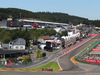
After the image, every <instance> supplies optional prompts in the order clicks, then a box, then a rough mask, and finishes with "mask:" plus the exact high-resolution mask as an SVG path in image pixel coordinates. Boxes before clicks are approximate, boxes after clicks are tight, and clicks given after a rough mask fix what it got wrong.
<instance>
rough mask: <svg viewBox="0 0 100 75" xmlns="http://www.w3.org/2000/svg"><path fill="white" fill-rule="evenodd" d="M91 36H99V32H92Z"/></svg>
mask: <svg viewBox="0 0 100 75" xmlns="http://www.w3.org/2000/svg"><path fill="white" fill-rule="evenodd" d="M90 36H99V34H90Z"/></svg>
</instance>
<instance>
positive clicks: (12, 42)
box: [9, 38, 26, 45]
mask: <svg viewBox="0 0 100 75" xmlns="http://www.w3.org/2000/svg"><path fill="white" fill-rule="evenodd" d="M9 43H10V44H12V45H26V41H25V40H24V39H23V38H17V39H16V40H14V41H10V42H9Z"/></svg>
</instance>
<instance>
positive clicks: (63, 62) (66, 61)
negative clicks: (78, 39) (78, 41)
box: [58, 39, 95, 71]
mask: <svg viewBox="0 0 100 75" xmlns="http://www.w3.org/2000/svg"><path fill="white" fill-rule="evenodd" d="M94 40H95V39H91V40H90V41H88V42H87V43H84V44H83V45H81V46H79V47H77V48H76V49H74V50H72V51H71V52H69V53H67V54H65V55H64V56H62V57H60V58H59V59H58V61H59V64H60V66H61V68H62V70H63V71H84V69H82V68H79V67H78V66H76V65H75V64H73V63H72V62H71V61H70V58H71V57H73V56H75V55H76V54H77V53H79V52H80V51H82V50H83V49H84V48H86V47H87V46H88V45H90V44H91V43H92V42H93V41H94Z"/></svg>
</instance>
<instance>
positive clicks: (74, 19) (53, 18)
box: [0, 8, 100, 25]
mask: <svg viewBox="0 0 100 75" xmlns="http://www.w3.org/2000/svg"><path fill="white" fill-rule="evenodd" d="M8 17H12V18H13V19H18V18H22V19H24V18H25V19H29V18H31V19H38V20H43V21H50V22H59V23H73V24H79V23H85V24H96V25H99V23H100V21H89V20H88V19H87V18H82V17H78V16H72V15H68V14H65V13H58V12H31V11H27V10H23V9H17V8H0V19H5V18H8Z"/></svg>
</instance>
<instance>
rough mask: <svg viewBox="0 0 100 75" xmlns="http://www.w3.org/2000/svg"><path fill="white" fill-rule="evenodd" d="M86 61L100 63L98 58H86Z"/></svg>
mask: <svg viewBox="0 0 100 75" xmlns="http://www.w3.org/2000/svg"><path fill="white" fill-rule="evenodd" d="M85 61H86V62H89V63H100V60H96V59H85Z"/></svg>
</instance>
